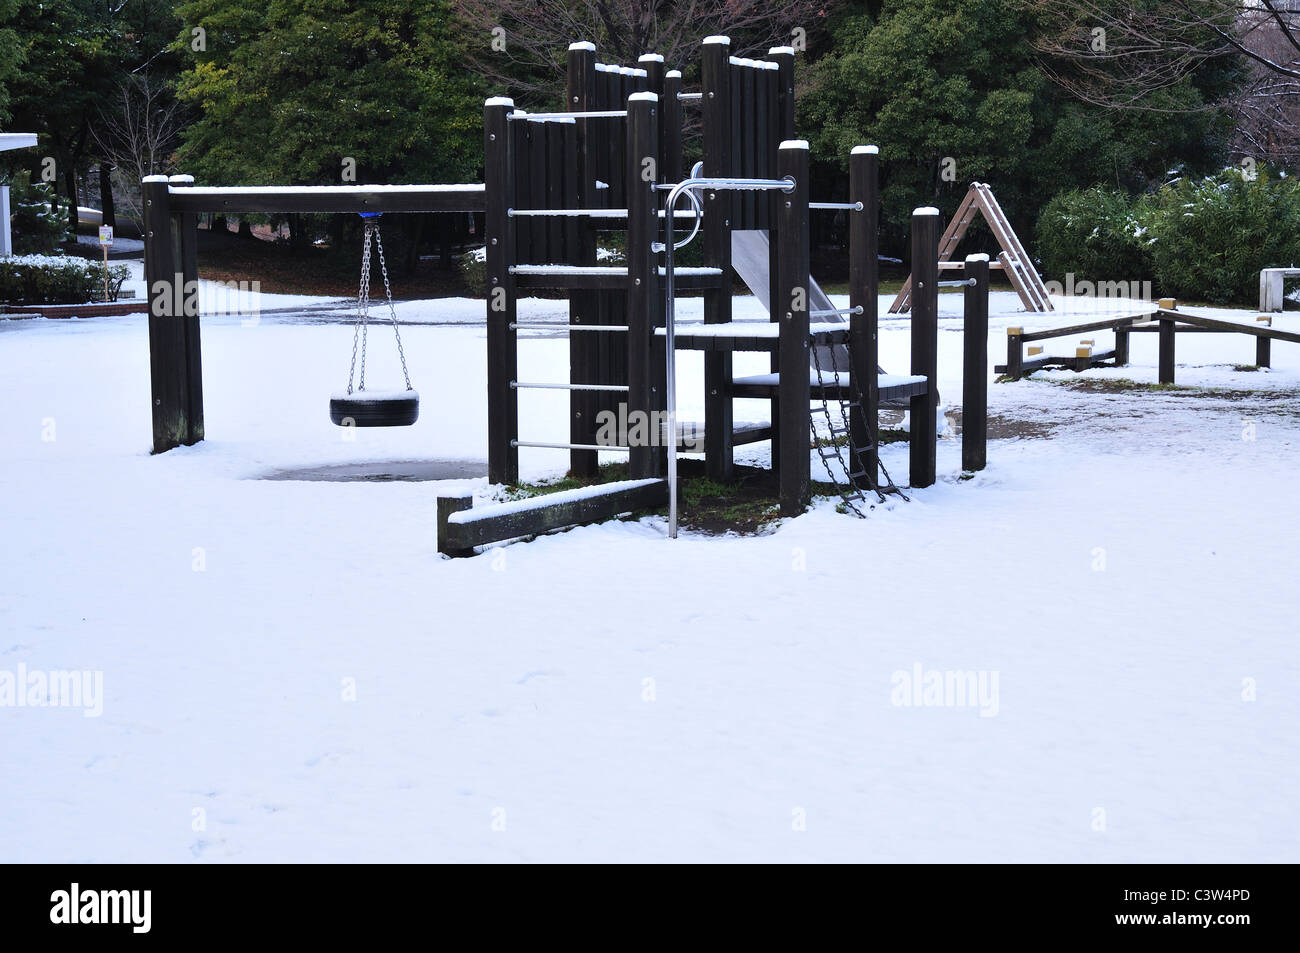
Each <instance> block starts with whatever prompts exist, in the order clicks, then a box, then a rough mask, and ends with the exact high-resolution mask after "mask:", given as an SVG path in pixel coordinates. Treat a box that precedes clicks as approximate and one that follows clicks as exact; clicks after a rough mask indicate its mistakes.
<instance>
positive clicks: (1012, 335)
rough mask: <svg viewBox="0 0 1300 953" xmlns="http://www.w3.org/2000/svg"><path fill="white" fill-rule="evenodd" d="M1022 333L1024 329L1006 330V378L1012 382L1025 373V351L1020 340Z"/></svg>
mask: <svg viewBox="0 0 1300 953" xmlns="http://www.w3.org/2000/svg"><path fill="white" fill-rule="evenodd" d="M1024 333H1025V329H1024V328H1007V377H1009V378H1011V379H1012V380H1013V381H1018V380H1020V378H1021V377H1022V376H1023V375H1024V373H1025V369H1024V360H1025V357H1024V354H1025V349H1024V344H1023V343H1022V342H1021V340H1020V336H1021V335H1022V334H1024Z"/></svg>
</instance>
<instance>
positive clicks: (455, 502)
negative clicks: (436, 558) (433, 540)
mask: <svg viewBox="0 0 1300 953" xmlns="http://www.w3.org/2000/svg"><path fill="white" fill-rule="evenodd" d="M473 507H474V497H472V496H440V497H438V552H440V553H442V554H443V555H444V556H473V555H474V550H473V549H456V548H454V547H452V546H450V545H449V544H448V543H447V517H449V516H451V514H452V513H459V512H461V511H462V510H468V509H473Z"/></svg>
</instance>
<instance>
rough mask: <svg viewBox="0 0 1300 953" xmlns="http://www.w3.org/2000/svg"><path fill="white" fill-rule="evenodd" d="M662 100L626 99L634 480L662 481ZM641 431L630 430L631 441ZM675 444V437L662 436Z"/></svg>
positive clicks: (629, 396)
mask: <svg viewBox="0 0 1300 953" xmlns="http://www.w3.org/2000/svg"><path fill="white" fill-rule="evenodd" d="M658 105H659V97H658V96H657V95H656V94H654V93H633V94H632V95H631V96H629V97H628V99H627V168H626V170H625V171H624V174H625V176H626V183H627V279H628V289H627V417H626V419H627V420H628V421H629V422H635V421H637V420H638V419H640V420H644V421H645V423H646V426H645V428H644V430H642V433H644V435H645V439H644V440H636V441H632V440H629V450H628V476H630V477H631V478H632V479H633V480H639V479H644V478H646V477H651V476H658V475H659V472H660V469H659V460H660V457H661V456H662V455H663V454H662V452H661V450H660V447H661V445H664V441H661V440H660V439H659V438H660V434H659V430H658V428H659V416H658V414H656V413H654V411H655V410H657V409H658V405H659V402H658V400H657V399H656V397H657V395H656V390H657V388H656V387H655V381H656V379H657V377H658V375H656V374H655V372H654V369H653V368H652V367H651V363H650V357H651V354H652V353H653V348H652V344H653V341H654V337H655V327H656V326H657V324H658V320H657V318H658V313H659V267H658V262H657V260H656V257H655V253H654V251H653V250H652V246H653V245H654V242H655V240H656V239H657V238H658V237H659V213H658V209H659V203H658V201H657V199H656V192H655V184H656V183H657V182H658V178H659V135H658V122H659V120H658V111H657V110H658ZM637 429H640V428H635V427H632V426H630V427H629V437H630V436H631V435H632V434H633V433H635V432H636V430H637ZM663 437H664V439H665V440H675V439H676V438H677V435H676V434H664V435H663Z"/></svg>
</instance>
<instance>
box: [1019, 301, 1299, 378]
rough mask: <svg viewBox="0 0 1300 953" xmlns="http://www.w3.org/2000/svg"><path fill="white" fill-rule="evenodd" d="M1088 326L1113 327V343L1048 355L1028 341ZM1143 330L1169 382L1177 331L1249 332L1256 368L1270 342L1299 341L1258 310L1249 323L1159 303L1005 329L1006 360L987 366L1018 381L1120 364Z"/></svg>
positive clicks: (1267, 357) (1267, 355) (1265, 360)
mask: <svg viewBox="0 0 1300 953" xmlns="http://www.w3.org/2000/svg"><path fill="white" fill-rule="evenodd" d="M1092 331H1113V332H1115V346H1114V347H1113V348H1111V349H1110V350H1106V351H1098V350H1096V349H1095V343H1096V342H1095V341H1093V340H1084V341H1080V342H1079V346H1078V347H1076V348H1075V353H1074V355H1073V356H1052V355H1048V354H1045V353H1043V347H1042V346H1038V345H1033V343H1032V342H1035V341H1050V340H1052V339H1054V338H1061V337H1072V336H1074V335H1075V334H1087V333H1090V332H1092ZM1144 333H1146V334H1158V335H1160V342H1159V348H1160V350H1159V355H1160V356H1159V371H1158V380H1159V382H1160V383H1161V384H1173V383H1175V380H1174V369H1175V367H1176V366H1177V363H1176V358H1175V347H1176V341H1177V335H1178V334H1180V333H1183V334H1188V333H1200V334H1245V335H1247V336H1248V337H1253V338H1254V339H1255V366H1256V367H1270V366H1271V365H1272V362H1273V360H1272V354H1273V352H1272V349H1273V342H1274V341H1287V342H1289V343H1292V344H1300V334H1297V333H1296V332H1294V331H1283V330H1281V329H1279V328H1274V327H1273V319H1272V316H1271V315H1267V314H1263V315H1260V316H1259V317H1258V318H1256V319H1255V324H1254V325H1250V324H1239V323H1238V322H1235V321H1224V320H1221V319H1219V318H1206V317H1201V316H1200V315H1194V314H1187V313H1186V312H1182V311H1177V310H1175V309H1173V308H1164V307H1161V308H1157V309H1156V310H1155V311H1154V312H1143V313H1141V314H1132V315H1124V316H1122V317H1111V318H1106V319H1104V320H1100V321H1090V322H1088V323H1085V324H1075V325H1071V326H1069V327H1065V328H1050V329H1048V330H1045V331H1034V332H1031V333H1028V334H1026V333H1025V330H1024V328H1018V327H1012V328H1007V362H1006V363H1005V364H998V365H996V366H995V367H994V368H993V370H994V372H995V373H997V374H1003V375H1006V376H1007V377H1008V378H1010V379H1012V380H1020V378H1022V377H1024V376H1025V375H1027V374H1032V373H1033V372H1034V371H1038V370H1042V369H1043V368H1046V367H1060V368H1067V369H1069V370H1074V371H1086V370H1088V369H1089V368H1092V367H1123V366H1125V365H1127V364H1128V362H1129V343H1130V335H1133V334H1144ZM1027 345H1029V353H1028V354H1027V355H1026V353H1025V347H1026V346H1027Z"/></svg>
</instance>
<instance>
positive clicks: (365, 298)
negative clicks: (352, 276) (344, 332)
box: [348, 222, 413, 394]
mask: <svg viewBox="0 0 1300 953" xmlns="http://www.w3.org/2000/svg"><path fill="white" fill-rule="evenodd" d="M372 235H373V236H374V242H375V247H376V248H377V249H378V250H379V271H380V274H381V275H383V278H384V296H385V298H386V300H387V301H388V315H389V318H390V319H391V321H392V324H393V335H394V337H396V338H397V356H398V358H399V359H400V360H401V362H402V377H403V379H404V380H405V381H406V389H407V390H412V389H413V388H412V387H411V374H410V372H409V371H408V370H407V367H406V351H405V349H403V347H402V333H401V331H399V330H398V327H397V307H396V305H394V304H393V289H392V286H391V285H390V284H389V281H388V263H387V262H386V261H385V260H384V240H383V238H382V237H381V236H380V233H379V225H378V223H376V222H366V234H365V244H364V246H363V247H362V249H361V286H360V287H359V288H358V289H357V323H356V326H355V327H354V328H353V330H352V366H351V367H350V368H348V393H349V394H351V393H352V379H353V377H354V376H355V375H356V370H357V345H358V344H360V346H361V377H360V380H359V382H358V384H357V390H358V391H364V390H365V389H366V344H367V342H368V340H369V333H368V332H369V328H370V241H371V236H372Z"/></svg>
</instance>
